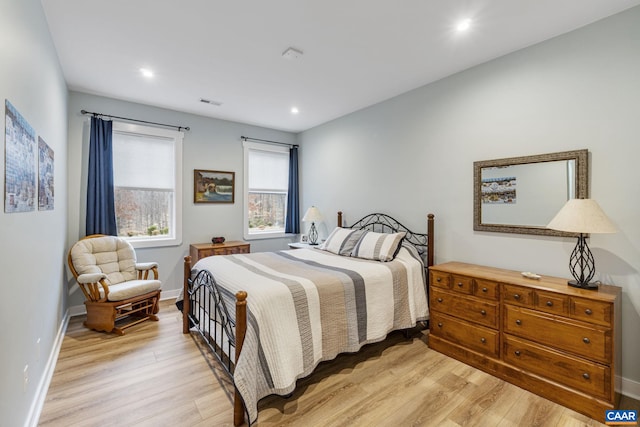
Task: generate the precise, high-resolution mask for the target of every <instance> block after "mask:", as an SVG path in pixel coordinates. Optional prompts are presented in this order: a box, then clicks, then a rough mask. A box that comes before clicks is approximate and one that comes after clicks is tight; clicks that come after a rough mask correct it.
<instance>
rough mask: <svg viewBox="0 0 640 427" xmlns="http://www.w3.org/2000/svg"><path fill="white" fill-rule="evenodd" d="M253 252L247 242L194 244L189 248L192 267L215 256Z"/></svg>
mask: <svg viewBox="0 0 640 427" xmlns="http://www.w3.org/2000/svg"><path fill="white" fill-rule="evenodd" d="M250 251H251V245H250V244H249V243H246V242H240V241H229V242H224V243H217V244H213V243H194V244H192V245H190V246H189V255H190V256H191V265H194V264H195V263H196V262H198V260H200V259H202V258H205V257H208V256H214V255H231V254H248V253H249V252H250Z"/></svg>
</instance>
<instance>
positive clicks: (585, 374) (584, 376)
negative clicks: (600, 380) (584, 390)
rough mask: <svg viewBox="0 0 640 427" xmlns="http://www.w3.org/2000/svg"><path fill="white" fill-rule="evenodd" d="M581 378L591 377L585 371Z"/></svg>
mask: <svg viewBox="0 0 640 427" xmlns="http://www.w3.org/2000/svg"><path fill="white" fill-rule="evenodd" d="M582 378H584V379H585V380H588V379H589V378H591V377H590V376H589V374H588V373H587V372H585V373H584V374H582Z"/></svg>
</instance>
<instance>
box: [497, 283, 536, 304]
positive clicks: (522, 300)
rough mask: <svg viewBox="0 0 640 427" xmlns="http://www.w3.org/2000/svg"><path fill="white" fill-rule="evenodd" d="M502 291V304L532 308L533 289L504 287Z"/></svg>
mask: <svg viewBox="0 0 640 427" xmlns="http://www.w3.org/2000/svg"><path fill="white" fill-rule="evenodd" d="M502 290H503V297H504V302H506V303H508V304H517V305H524V306H530V307H531V306H533V303H534V294H533V289H529V288H523V287H522V286H515V285H504V286H503V288H502Z"/></svg>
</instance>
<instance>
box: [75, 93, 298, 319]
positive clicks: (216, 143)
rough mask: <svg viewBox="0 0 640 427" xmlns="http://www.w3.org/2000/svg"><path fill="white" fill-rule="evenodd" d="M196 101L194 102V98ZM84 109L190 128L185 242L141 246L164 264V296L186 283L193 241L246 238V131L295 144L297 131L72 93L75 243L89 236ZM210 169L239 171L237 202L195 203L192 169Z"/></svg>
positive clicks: (270, 245) (142, 255) (78, 299)
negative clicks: (185, 263) (184, 265)
mask: <svg viewBox="0 0 640 427" xmlns="http://www.w3.org/2000/svg"><path fill="white" fill-rule="evenodd" d="M194 102H195V101H194ZM80 110H87V111H94V112H100V113H105V114H112V115H115V116H120V117H129V118H134V119H138V120H146V121H151V122H156V123H167V124H174V125H180V126H188V127H190V128H191V130H189V131H185V133H184V141H183V165H182V172H183V208H182V227H183V228H182V236H183V238H182V245H180V246H173V247H165V248H157V249H155V248H154V249H137V251H136V253H137V256H138V259H139V260H141V261H157V262H158V263H160V268H159V271H160V280H161V281H162V282H163V284H162V291H163V293H164V295H163V296H164V297H166V296H170V295H173V296H175V295H176V294H177V291H178V290H179V289H181V288H182V271H183V270H182V260H183V258H184V256H186V255H188V253H189V244H190V243H206V242H210V241H211V237H213V236H224V237H225V238H226V239H227V240H242V231H243V228H242V227H243V224H242V217H243V216H242V212H243V211H242V209H243V208H244V206H243V205H244V204H243V202H242V185H243V175H242V167H243V166H242V165H243V160H242V155H243V150H242V142H241V140H240V137H241V136H247V137H253V138H260V139H267V140H272V141H280V142H284V143H294V142H295V135H294V134H292V133H288V132H280V131H276V130H270V129H265V128H260V127H257V126H251V125H245V124H241V123H235V122H230V121H225V120H217V119H211V118H207V117H203V116H196V115H193V114H187V113H179V112H176V111H171V110H166V109H162V108H155V107H149V106H146V105H141V104H135V103H131V102H125V101H119V100H115V99H111V98H105V97H101V96H95V95H88V94H84V93H79V92H71V94H70V99H69V230H68V240H69V242H71V243H73V242H75V241H76V240H78V238H80V237H82V236H84V235H85V214H86V186H87V184H86V182H87V159H88V147H89V128H90V126H89V116H83V115H82V114H80ZM194 169H209V170H220V171H229V172H235V173H236V174H235V178H236V194H235V203H233V204H220V205H216V204H213V205H210V204H194V203H193V170H194ZM290 241H291V239H270V240H252V241H250V243H251V251H252V252H260V251H266V250H279V249H286V248H287V243H288V242H290ZM67 280H68V287H69V289H70V290H71V291H72V292H73V293H72V295H71V296H70V302H69V304H70V305H71V306H72V307H75V306H81V305H82V304H83V301H84V297H83V296H82V293H81V292H80V291H77V290H76V288H75V287H74V286H73V277H71V276H68V277H67Z"/></svg>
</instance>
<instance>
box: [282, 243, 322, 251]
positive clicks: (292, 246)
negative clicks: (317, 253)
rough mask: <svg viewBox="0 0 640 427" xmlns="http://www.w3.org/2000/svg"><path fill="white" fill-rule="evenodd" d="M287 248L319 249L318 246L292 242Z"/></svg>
mask: <svg viewBox="0 0 640 427" xmlns="http://www.w3.org/2000/svg"><path fill="white" fill-rule="evenodd" d="M289 247H290V248H291V249H313V248H318V247H320V245H310V244H309V243H302V242H293V243H289Z"/></svg>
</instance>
